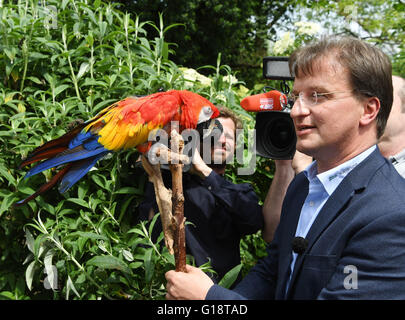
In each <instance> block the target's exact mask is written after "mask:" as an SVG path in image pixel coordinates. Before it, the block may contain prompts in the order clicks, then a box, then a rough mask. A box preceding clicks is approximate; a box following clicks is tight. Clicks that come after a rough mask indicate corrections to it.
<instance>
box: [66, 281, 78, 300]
mask: <svg viewBox="0 0 405 320" xmlns="http://www.w3.org/2000/svg"><path fill="white" fill-rule="evenodd" d="M70 290H72V291H73V292H74V294H75V295H76V296H77V297H78V298H80V294H79V293H78V292H77V290H76V288H75V286H74V284H73V282H72V279H71V278H70V276H68V279H67V281H66V300H69V293H70Z"/></svg>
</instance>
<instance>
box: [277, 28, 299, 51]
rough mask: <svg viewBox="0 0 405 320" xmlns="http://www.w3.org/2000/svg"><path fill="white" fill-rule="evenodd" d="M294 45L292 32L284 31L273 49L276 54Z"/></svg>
mask: <svg viewBox="0 0 405 320" xmlns="http://www.w3.org/2000/svg"><path fill="white" fill-rule="evenodd" d="M293 45H294V39H293V38H291V34H290V32H286V33H284V35H283V36H282V38H281V39H280V40H278V41H276V42H275V43H274V46H273V51H274V53H275V54H283V53H284V52H286V51H287V49H288V48H289V47H291V46H293Z"/></svg>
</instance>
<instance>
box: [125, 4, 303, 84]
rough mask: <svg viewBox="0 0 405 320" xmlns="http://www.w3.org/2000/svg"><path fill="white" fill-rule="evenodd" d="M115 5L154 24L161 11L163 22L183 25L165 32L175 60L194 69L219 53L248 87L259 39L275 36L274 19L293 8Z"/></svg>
mask: <svg viewBox="0 0 405 320" xmlns="http://www.w3.org/2000/svg"><path fill="white" fill-rule="evenodd" d="M117 2H119V3H120V8H121V7H122V8H124V9H125V10H127V11H128V12H130V13H132V14H141V16H142V17H143V18H144V19H147V20H151V21H154V22H155V23H157V22H158V21H157V17H158V12H163V13H164V16H165V19H166V21H167V23H169V24H171V23H181V24H182V25H183V27H181V28H179V29H178V30H177V32H174V33H170V34H168V36H167V38H168V41H169V42H173V43H176V44H177V45H178V48H179V49H178V50H176V55H175V56H174V57H173V61H175V62H176V63H177V64H179V65H187V66H189V67H193V68H197V67H199V66H201V65H207V64H208V65H214V64H215V61H216V58H217V55H218V53H219V52H221V53H222V57H223V62H224V63H225V64H227V65H229V66H231V68H232V69H233V70H234V71H237V72H238V76H239V77H241V78H242V79H243V81H245V82H246V83H247V84H248V86H249V87H252V86H253V85H254V84H255V83H256V82H257V81H258V80H259V79H261V77H262V70H261V62H262V58H263V57H264V55H265V53H266V49H265V46H264V42H265V40H266V39H273V40H274V39H275V37H276V30H275V29H274V26H275V23H276V22H277V21H278V20H279V19H280V18H281V17H284V18H285V19H288V18H289V17H288V16H287V17H286V16H285V13H286V12H287V10H289V9H292V8H294V6H295V1H285V0H271V1H269V0H249V1H247V0H226V1H224V0H211V1H204V0H188V1H181V0H163V1H162V0H136V1H135V0H134V1H117Z"/></svg>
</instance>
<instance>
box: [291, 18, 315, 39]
mask: <svg viewBox="0 0 405 320" xmlns="http://www.w3.org/2000/svg"><path fill="white" fill-rule="evenodd" d="M294 26H296V27H298V30H297V33H298V34H307V35H309V36H312V35H314V34H316V33H318V32H319V31H320V30H321V26H320V25H319V24H317V23H314V22H310V21H299V22H296V23H294Z"/></svg>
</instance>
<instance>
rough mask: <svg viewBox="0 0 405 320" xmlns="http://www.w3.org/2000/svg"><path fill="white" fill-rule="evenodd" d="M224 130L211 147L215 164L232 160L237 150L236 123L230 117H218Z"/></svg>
mask: <svg viewBox="0 0 405 320" xmlns="http://www.w3.org/2000/svg"><path fill="white" fill-rule="evenodd" d="M218 120H219V122H221V124H222V127H223V132H222V134H221V136H220V137H219V139H218V141H217V142H216V143H215V144H214V146H213V147H212V149H211V160H212V163H214V164H224V163H227V162H230V161H231V160H232V158H233V154H234V152H235V123H234V122H233V120H232V119H230V118H222V117H220V118H218Z"/></svg>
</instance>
